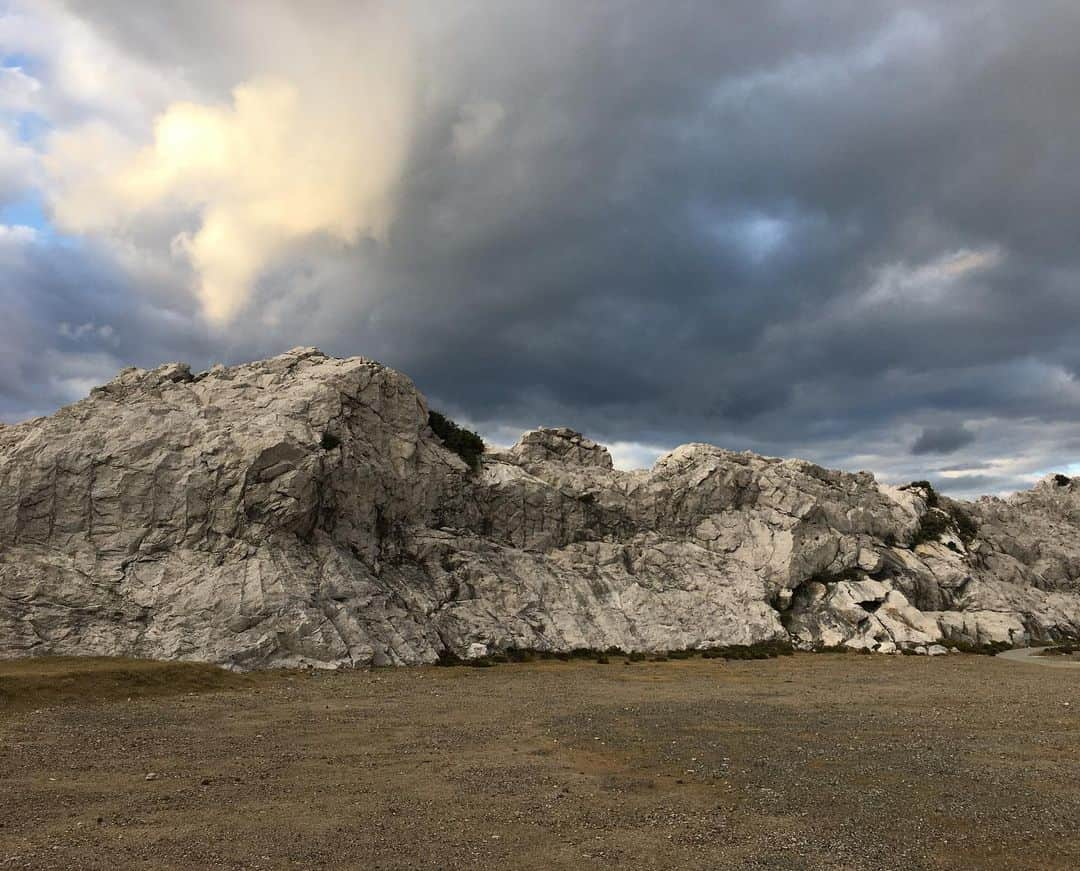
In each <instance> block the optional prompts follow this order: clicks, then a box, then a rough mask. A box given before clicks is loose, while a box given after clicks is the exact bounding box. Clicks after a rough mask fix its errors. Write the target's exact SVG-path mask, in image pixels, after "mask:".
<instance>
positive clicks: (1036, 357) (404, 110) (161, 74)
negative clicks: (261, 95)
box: [0, 0, 1080, 494]
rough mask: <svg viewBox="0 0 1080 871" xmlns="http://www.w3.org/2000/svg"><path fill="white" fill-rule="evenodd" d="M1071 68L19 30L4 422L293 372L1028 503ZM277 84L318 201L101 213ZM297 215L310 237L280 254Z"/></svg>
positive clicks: (1058, 457)
mask: <svg viewBox="0 0 1080 871" xmlns="http://www.w3.org/2000/svg"><path fill="white" fill-rule="evenodd" d="M387 16H390V19H391V20H390V21H389V23H388V22H387ZM376 24H377V26H376ZM372 33H375V34H377V37H375V42H374V43H373V42H372V39H373V38H372V37H371V34H372ZM1078 39H1080V7H1077V5H1076V4H1075V3H1071V2H1052V0H1040V2H1036V3H1034V4H1027V5H1025V6H1024V7H1023V8H1021V7H1020V6H1019V5H1017V4H1015V3H1011V2H1006V0H952V2H944V0H942V2H930V0H925V2H912V3H905V4H897V3H893V2H873V0H860V2H843V0H833V2H823V3H779V4H757V5H756V6H753V7H751V6H750V5H749V4H726V3H693V2H676V3H670V4H662V5H660V4H654V3H646V2H631V0H625V2H589V3H582V4H574V5H573V6H567V5H563V4H551V3H548V2H539V0H537V2H517V0H514V2H509V3H498V4H495V3H490V2H483V3H480V2H457V3H447V4H415V5H408V4H393V5H390V4H373V3H367V4H356V3H344V2H342V3H335V2H316V3H285V2H267V3H259V4H255V3H236V4H218V3H210V2H191V3H184V4H154V3H148V4H140V5H139V6H138V7H137V9H136V10H135V11H133V10H132V7H131V5H130V4H127V3H118V2H117V3H110V2H104V0H102V2H93V3H90V2H84V3H79V2H73V3H70V4H56V5H52V4H47V3H46V4H40V3H35V4H33V5H32V6H31V5H25V6H20V5H18V4H16V5H15V6H14V7H12V8H11V9H10V10H9V11H8V12H6V13H4V15H3V17H2V18H0V52H3V54H4V57H5V58H6V59H5V61H4V67H5V70H6V72H5V76H6V78H5V79H3V80H2V82H3V83H4V87H0V107H2V109H3V112H4V113H5V115H4V117H5V118H6V119H7V131H6V132H7V137H6V138H0V158H2V159H0V197H2V198H3V201H4V202H5V203H6V204H7V209H8V211H7V212H5V213H4V214H5V215H6V217H5V218H4V220H5V221H6V223H7V225H8V227H7V229H6V231H5V235H3V236H2V237H0V271H2V274H3V276H4V279H5V280H4V282H3V283H2V284H0V301H2V304H3V305H4V308H5V312H8V313H10V315H9V317H7V318H5V321H6V322H5V323H4V324H3V325H2V326H0V331H2V332H0V339H7V340H8V341H7V344H6V345H5V347H4V349H3V350H0V414H3V416H4V418H6V419H8V420H13V419H17V418H19V417H20V416H25V415H28V414H34V413H43V412H45V411H48V410H49V409H51V408H53V407H55V406H56V405H57V404H59V403H61V402H64V401H68V400H70V399H74V398H77V397H78V396H79V395H83V394H84V393H85V389H86V388H87V385H88V384H90V383H92V382H93V381H94V380H95V379H97V380H102V379H105V378H108V377H111V375H112V374H113V370H114V369H115V368H118V367H119V366H121V365H127V364H139V365H152V364H155V363H157V362H160V361H161V360H163V359H175V358H184V359H189V360H190V361H191V362H192V363H193V364H194V365H196V366H201V365H208V364H209V363H211V362H215V361H218V360H220V361H223V362H235V361H239V360H242V359H247V358H251V357H257V356H263V355H266V354H270V353H275V352H279V351H281V350H284V349H286V348H288V347H291V346H294V345H298V344H317V345H320V346H321V347H323V349H324V350H327V351H329V352H332V353H337V354H364V355H367V356H371V357H375V358H377V359H380V360H382V361H383V362H386V363H388V364H390V365H393V366H395V367H397V368H400V369H402V370H403V371H405V372H406V373H408V374H409V375H411V376H412V377H413V378H414V380H416V382H417V383H418V385H419V386H420V388H421V389H422V390H424V391H425V392H426V393H427V394H428V395H429V396H430V397H431V399H432V401H433V403H434V404H436V405H438V406H439V407H441V408H444V409H445V410H446V411H448V412H449V413H451V414H452V415H454V416H455V417H458V418H460V419H461V420H463V421H465V422H468V423H470V424H472V425H474V426H476V427H478V428H480V429H481V430H482V431H483V432H484V433H485V434H486V435H487V436H488V438H489V439H492V440H495V441H508V440H511V439H512V438H513V437H514V436H515V435H516V433H517V432H518V431H519V430H520V429H523V428H526V427H530V426H535V425H537V424H553V425H554V424H565V425H569V426H573V427H575V428H578V429H581V430H583V431H585V432H587V433H588V434H589V435H591V436H592V437H594V438H596V439H598V440H601V441H606V442H609V443H613V444H617V455H618V456H619V457H620V461H621V462H622V463H624V464H627V465H633V464H642V463H648V462H650V461H651V459H652V458H653V457H654V456H655V455H656V454H657V453H659V452H660V451H663V450H666V449H669V448H671V447H673V446H675V445H677V444H679V443H681V442H685V441H709V442H713V443H716V444H720V445H723V446H726V447H731V448H734V449H740V450H741V449H752V450H755V451H759V452H762V453H768V454H773V455H800V456H805V457H808V458H810V459H813V460H815V461H817V462H821V463H823V464H827V465H831V466H840V467H845V468H851V469H869V470H871V471H873V472H875V473H876V474H878V476H879V477H881V478H882V479H885V480H889V481H903V480H910V479H912V478H929V479H930V480H933V481H934V482H935V483H936V484H937V485H939V486H941V487H942V488H943V489H944V490H946V491H947V492H953V493H959V494H971V493H975V492H1004V491H1007V490H1010V489H1015V488H1018V487H1024V486H1028V485H1029V484H1030V482H1031V481H1032V480H1034V479H1035V478H1036V477H1038V476H1039V475H1041V474H1043V473H1045V472H1048V471H1057V470H1064V469H1066V468H1067V467H1068V466H1069V465H1070V464H1072V463H1075V462H1077V449H1078V448H1080V386H1078V384H1077V380H1076V378H1077V372H1078V368H1080V352H1078V351H1077V349H1078V348H1080V285H1078V281H1080V253H1078V252H1080V249H1078V248H1077V246H1076V244H1075V231H1074V229H1073V222H1074V215H1075V211H1076V206H1077V204H1078V203H1080V171H1078V170H1080V166H1078V163H1080V158H1078V154H1080V149H1078V148H1077V147H1076V146H1077V144H1078V143H1080V96H1078V92H1077V89H1076V88H1075V82H1076V81H1080V53H1077V52H1076V51H1075V45H1076V44H1077V41H1078ZM391 42H392V45H391V44H390V43H391ZM391 49H392V50H391ZM383 69H385V72H386V76H387V80H388V81H391V82H392V83H393V89H392V90H391V91H389V92H385V93H391V94H392V98H387V99H386V100H382V95H383V94H384V91H381V90H380V91H379V92H378V93H379V94H380V100H382V101H381V102H380V100H373V99H370V98H366V97H365V91H364V88H360V87H357V84H356V83H357V82H358V81H364V82H368V81H381V79H380V78H379V71H380V70H383ZM12 71H17V72H12ZM88 71H89V72H91V73H93V75H87V72H88ZM267 77H270V78H267ZM265 81H274V82H276V83H279V86H280V87H283V88H288V89H291V90H289V93H290V94H292V95H293V99H295V100H297V101H299V102H298V103H297V104H296V105H295V107H294V109H293V110H292V114H291V115H290V114H288V113H279V114H278V115H277V116H276V117H275V118H274V121H275V123H276V125H277V126H276V127H275V130H277V131H278V132H277V133H276V134H275V135H276V136H278V141H280V142H282V143H286V144H287V145H288V149H287V150H288V151H289V153H290V154H296V153H300V154H303V155H306V156H305V157H304V158H303V161H304V167H305V171H307V170H311V169H312V167H314V169H313V171H312V173H311V175H310V176H304V175H302V174H298V172H297V171H296V170H295V168H293V167H290V165H289V164H288V162H287V161H286V160H285V159H284V158H280V159H279V158H274V159H273V160H272V161H271V163H270V164H269V166H268V167H264V164H262V163H259V161H260V160H262V158H263V157H264V156H265V155H263V154H261V153H258V149H257V148H256V147H255V146H249V147H250V148H251V150H252V161H251V164H252V165H251V167H249V168H250V169H251V170H252V172H253V173H255V171H256V170H258V172H257V173H255V175H254V178H255V182H253V183H252V184H246V183H242V179H241V180H240V181H237V182H236V183H235V184H234V185H232V186H231V187H230V185H227V184H218V183H217V182H216V181H215V180H214V179H213V178H211V179H210V180H209V182H208V181H207V179H206V178H204V177H201V176H200V177H199V178H198V179H196V180H195V182H192V184H194V186H195V187H196V188H198V190H197V195H191V189H190V186H185V187H182V188H177V187H175V186H174V187H169V186H165V187H164V188H162V189H161V190H160V191H158V190H157V189H155V192H156V194H160V195H155V196H153V197H143V198H141V199H139V201H138V209H132V208H131V207H130V205H131V204H130V201H125V200H124V197H123V186H122V185H121V190H120V192H119V193H118V192H117V188H116V185H115V180H116V179H117V178H122V177H124V175H123V173H124V172H126V171H128V170H129V169H130V166H131V165H132V164H130V163H124V160H125V159H127V158H128V157H130V155H131V154H135V155H138V154H140V153H142V154H150V155H152V154H153V153H154V152H153V149H154V148H155V147H157V145H158V144H159V142H160V138H158V139H156V138H155V135H156V134H155V131H158V136H160V130H161V124H162V123H163V121H162V119H168V118H170V117H175V114H173V115H170V112H171V113H175V112H176V111H177V109H176V107H177V106H178V105H179V106H188V107H192V106H194V107H200V111H206V112H211V113H224V114H218V115H214V116H213V117H218V118H226V119H233V118H235V115H229V114H228V113H229V112H233V113H235V112H236V111H238V108H237V102H236V96H235V95H236V93H237V92H236V88H237V87H238V86H240V87H242V86H244V85H245V83H250V82H265ZM327 107H331V110H327ZM328 111H329V112H330V115H329V116H328V115H327V113H328ZM334 111H336V112H337V115H334V114H333V112H334ZM328 117H329V120H334V121H341V125H340V129H341V130H342V131H343V132H342V134H341V135H342V136H343V137H345V138H344V139H343V140H342V141H344V143H345V145H346V146H347V148H346V150H345V151H341V150H338V151H331V155H332V156H333V157H334V159H333V160H323V159H322V157H321V156H320V155H321V154H322V152H321V151H320V148H319V147H318V145H319V141H324V142H325V141H326V140H327V139H328V137H332V136H333V133H332V132H328V131H331V130H332V129H336V128H333V127H332V126H328V125H329V121H328V120H327V119H328ZM324 121H327V123H323V122H324ZM155 123H157V125H158V126H157V127H155ZM306 137H310V138H312V139H313V140H316V141H315V147H313V148H312V149H311V150H310V151H305V150H303V149H299V150H298V149H296V148H293V147H292V145H291V144H290V143H297V142H303V141H305V138H306ZM350 137H351V138H350ZM72 143H75V146H74V147H73V146H72ZM335 143H336V144H340V142H338V141H336V140H335ZM386 143H393V144H394V147H393V155H394V156H393V159H392V160H390V161H389V162H383V163H380V162H379V161H377V160H374V159H371V158H367V157H365V155H368V154H369V153H373V154H382V153H383V152H382V151H381V150H380V149H381V147H382V146H383V145H385V144H386ZM147 149H151V150H150V151H147ZM371 149H374V151H371ZM140 150H141V151H140ZM354 158H355V159H354ZM147 159H149V158H144V160H147ZM240 162H241V163H243V159H242V157H241V158H240ZM278 164H281V165H280V168H279V169H278V168H277V165H278ZM9 167H10V169H8V168H9ZM264 168H265V170H266V171H263V170H264ZM110 173H113V174H112V175H110ZM116 173H119V175H117V174H116ZM276 173H277V174H279V175H280V190H278V187H277V185H276V183H275V178H277V175H276ZM230 178H231V176H230ZM308 178H310V179H311V185H310V186H307V185H305V184H300V188H301V189H302V190H303V191H305V192H307V191H309V190H314V191H315V194H312V195H311V196H313V197H315V198H316V199H318V198H320V197H321V198H326V197H336V198H337V199H334V200H333V202H334V208H333V209H330V210H328V211H318V210H317V214H319V215H324V214H325V215H329V216H330V217H329V218H327V219H326V220H318V221H308V222H304V221H290V220H289V215H290V214H292V211H291V210H292V209H299V206H296V205H295V204H296V203H298V202H299V203H308V199H305V197H307V193H304V194H303V195H302V196H298V197H294V196H292V195H291V194H292V193H293V192H294V191H295V189H296V188H295V186H294V187H290V185H291V183H292V182H295V181H298V180H299V182H300V183H302V182H305V180H306V179H308ZM188 181H190V178H189V179H188ZM76 182H77V184H75V183H76ZM79 185H85V186H87V187H79ZM28 186H29V187H30V189H31V190H32V192H33V194H32V196H31V200H34V198H35V197H36V198H37V200H40V203H41V208H40V211H41V215H42V217H41V219H40V220H39V221H37V222H35V221H32V220H31V221H28V223H29V225H31V226H30V228H29V229H27V228H26V227H24V226H23V221H24V220H26V219H25V218H23V217H21V216H22V215H24V214H25V208H24V204H25V202H26V201H27V196H28V195H27V187H28ZM77 190H92V191H93V192H94V195H93V196H92V197H90V198H89V199H87V200H86V201H85V202H84V201H82V200H78V199H77V197H76V198H74V199H73V197H75V195H74V193H73V191H77ZM252 191H254V192H255V193H254V194H252ZM372 192H374V193H372ZM342 197H343V198H342ZM268 202H269V204H270V206H272V208H270V206H268V207H267V208H266V209H262V206H265V205H266V204H267V203H268ZM321 202H322V201H321V200H320V204H321ZM375 202H377V203H378V208H373V207H371V206H370V204H371V203H375ZM215 206H220V207H221V208H226V209H227V210H229V214H231V215H239V216H240V218H242V223H243V227H244V230H243V232H240V230H236V231H235V232H229V233H224V235H223V236H222V238H221V239H215V240H211V241H214V242H215V244H218V243H220V245H221V246H223V247H222V249H221V250H225V251H227V252H232V253H236V252H238V251H242V249H243V245H244V244H245V239H247V238H248V237H249V236H250V235H251V233H254V234H255V236H256V238H257V243H258V244H257V245H256V249H257V253H258V255H259V256H258V257H257V258H256V261H257V263H256V266H255V267H253V268H250V269H246V271H244V272H243V275H242V276H241V278H242V279H243V280H242V281H241V282H240V284H239V285H237V286H242V287H241V289H240V290H239V291H237V292H230V293H228V294H227V304H225V305H224V306H221V307H218V308H214V306H213V305H212V304H211V305H208V291H207V285H206V268H205V263H203V262H201V261H200V258H199V256H198V247H197V244H196V247H195V248H192V246H191V244H185V243H184V240H188V242H189V243H190V242H191V240H198V238H199V233H200V232H203V231H204V230H205V226H206V220H207V214H208V210H212V209H213V208H214V207H215ZM76 207H77V208H76ZM73 215H75V216H77V217H79V218H85V220H81V221H80V220H73V218H72V216H73ZM267 215H269V216H270V217H269V218H268V217H267ZM341 216H344V219H343V220H338V219H339V218H340V217H341ZM106 218H107V219H108V220H106ZM245 222H246V223H245ZM281 226H287V227H289V228H292V229H290V232H288V233H286V234H285V235H284V236H282V235H281V233H280V232H279V231H280V228H281ZM251 228H255V229H254V230H252V229H251ZM292 230H295V232H293V231H292ZM76 231H78V232H76ZM178 240H179V241H178ZM230 240H233V241H234V242H235V246H232V247H230ZM245 262H248V261H245ZM226 265H228V264H226ZM211 295H212V294H211ZM946 459H947V460H948V464H946V463H945V460H946Z"/></svg>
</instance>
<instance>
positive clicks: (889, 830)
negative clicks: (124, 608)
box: [0, 655, 1080, 869]
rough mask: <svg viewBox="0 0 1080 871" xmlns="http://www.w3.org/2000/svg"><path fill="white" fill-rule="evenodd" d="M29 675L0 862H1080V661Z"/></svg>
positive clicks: (866, 865)
mask: <svg viewBox="0 0 1080 871" xmlns="http://www.w3.org/2000/svg"><path fill="white" fill-rule="evenodd" d="M32 667H33V666H32V665H31V664H24V663H20V664H14V665H12V664H3V665H2V667H0V690H4V688H5V682H6V689H7V692H6V695H5V694H4V693H3V692H0V699H4V702H3V706H2V707H0V868H9V867H10V868H24V867H25V868H35V869H36V868H65V869H67V868H103V869H104V868H107V869H117V868H241V867H243V868H285V867H296V868H336V867H366V868H378V869H384V868H385V869H396V868H402V869H404V868H418V869H428V868H543V869H548V868H574V869H585V868H605V869H611V868H633V869H649V868H656V869H670V868H701V869H706V868H708V869H716V868H740V869H741V868H745V869H752V868H769V869H892V868H895V869H920V868H940V869H960V868H978V869H983V868H1015V869H1023V868H1031V869H1036V868H1037V869H1076V868H1080V672H1076V671H1070V670H1053V669H1046V668H1039V667H1035V666H1032V665H1029V664H1026V663H1022V662H1003V661H998V660H995V659H991V658H987V657H975V656H950V657H938V658H935V659H926V658H922V657H899V656H896V657H887V656H855V655H846V656H845V655H832V656H829V655H817V656H812V655H797V656H794V657H783V658H780V659H776V660H769V661H760V662H724V661H721V660H687V661H672V662H663V663H635V664H631V665H626V664H624V663H623V661H622V660H621V659H617V658H613V659H612V662H611V663H610V664H608V665H602V664H598V663H591V662H572V663H562V662H542V663H530V664H522V665H503V666H499V667H497V668H489V669H470V668H451V669H438V668H423V669H395V670H391V669H383V670H374V671H356V672H339V673H333V674H325V673H324V674H316V675H309V674H305V673H296V672H291V673H275V674H260V675H256V676H251V675H247V676H229V677H228V679H224V680H223V679H221V678H220V676H219V677H217V678H214V679H213V680H206V679H205V676H203V677H200V676H195V677H193V678H192V679H191V680H188V681H177V682H176V686H177V687H178V694H176V695H171V696H170V695H164V694H162V693H163V690H162V687H161V685H159V684H154V683H153V682H152V681H149V680H147V678H146V676H145V675H143V676H142V678H141V680H139V681H134V682H133V683H132V684H131V689H130V693H131V694H130V696H128V695H125V694H124V693H125V692H126V690H125V689H123V687H122V685H121V684H118V683H116V681H113V682H112V683H110V684H109V685H108V686H109V691H108V692H103V691H101V689H100V688H101V685H102V684H101V677H100V673H97V675H98V676H97V678H96V680H95V681H86V680H85V679H84V677H82V676H80V674H78V673H75V671H72V670H73V669H75V667H74V666H72V665H70V663H68V664H65V665H63V666H62V668H59V669H57V668H54V669H53V672H52V674H53V675H54V677H55V675H56V673H57V672H58V671H59V672H64V670H65V669H66V670H68V671H69V672H71V673H70V674H69V675H68V678H67V680H66V683H65V687H66V692H65V695H64V697H63V698H62V699H59V700H58V699H57V698H56V697H55V696H54V695H48V694H40V682H39V683H38V684H35V683H34V682H33V681H30V682H28V683H23V684H20V683H19V674H20V669H28V668H32ZM147 667H148V666H147ZM175 667H176V666H175V665H173V666H170V668H174V669H175ZM102 668H106V669H107V664H106V665H105V666H102ZM144 668H145V667H144ZM125 673H126V672H125ZM57 679H59V678H57ZM200 682H202V684H205V686H203V685H202V684H201V683H200ZM84 684H85V687H86V692H85V694H84V696H83V697H81V698H80V695H79V689H80V687H81V686H83V685H84ZM148 686H149V689H147V687H148ZM35 687H36V689H35ZM91 698H92V699H94V700H93V701H91V700H90V699H91ZM151 775H153V776H151Z"/></svg>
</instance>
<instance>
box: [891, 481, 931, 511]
mask: <svg viewBox="0 0 1080 871" xmlns="http://www.w3.org/2000/svg"><path fill="white" fill-rule="evenodd" d="M900 489H901V490H924V491H925V492H926V507H927V508H937V505H938V494H937V490H935V489H934V485H933V484H931V483H930V482H929V481H912V482H911V483H910V484H906V485H904V486H903V487H901V488H900Z"/></svg>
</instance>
